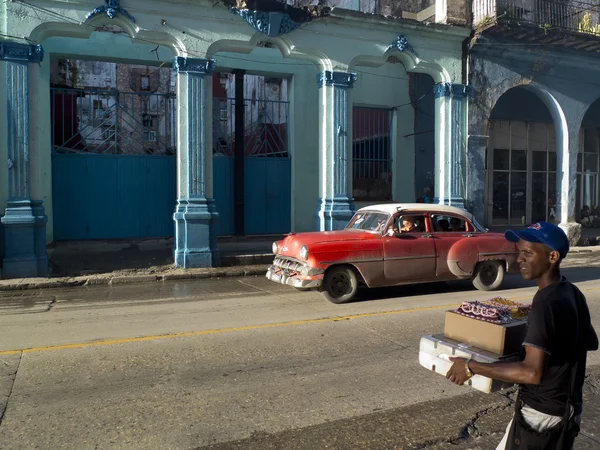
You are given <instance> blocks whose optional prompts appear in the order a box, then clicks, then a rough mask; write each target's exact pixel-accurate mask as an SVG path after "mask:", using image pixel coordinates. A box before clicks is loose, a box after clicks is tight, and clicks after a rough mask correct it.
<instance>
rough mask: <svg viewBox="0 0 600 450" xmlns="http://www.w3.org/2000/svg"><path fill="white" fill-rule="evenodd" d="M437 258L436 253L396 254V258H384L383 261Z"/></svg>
mask: <svg viewBox="0 0 600 450" xmlns="http://www.w3.org/2000/svg"><path fill="white" fill-rule="evenodd" d="M429 258H437V255H419V256H397V257H396V258H385V259H384V261H400V260H403V261H404V260H408V259H429Z"/></svg>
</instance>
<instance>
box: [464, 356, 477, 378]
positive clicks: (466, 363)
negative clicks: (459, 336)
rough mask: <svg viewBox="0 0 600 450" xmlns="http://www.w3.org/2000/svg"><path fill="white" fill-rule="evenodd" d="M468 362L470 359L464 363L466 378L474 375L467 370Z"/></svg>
mask: <svg viewBox="0 0 600 450" xmlns="http://www.w3.org/2000/svg"><path fill="white" fill-rule="evenodd" d="M470 361H471V360H470V359H467V362H465V373H466V374H467V376H468V377H469V378H471V377H472V376H473V375H475V374H474V373H473V372H471V369H469V362H470Z"/></svg>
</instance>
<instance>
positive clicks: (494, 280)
mask: <svg viewBox="0 0 600 450" xmlns="http://www.w3.org/2000/svg"><path fill="white" fill-rule="evenodd" d="M504 272H505V269H504V264H502V262H501V261H483V262H481V263H479V264H478V265H477V269H476V271H475V276H474V277H473V286H475V287H476V288H477V289H479V290H480V291H493V290H494V289H498V288H499V287H500V285H501V284H502V281H504Z"/></svg>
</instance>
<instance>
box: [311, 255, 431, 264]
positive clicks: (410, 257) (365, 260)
mask: <svg viewBox="0 0 600 450" xmlns="http://www.w3.org/2000/svg"><path fill="white" fill-rule="evenodd" d="M437 257H438V255H418V256H398V257H395V258H380V259H355V260H347V261H321V262H320V263H319V264H359V263H371V262H382V261H398V260H408V259H428V258H437Z"/></svg>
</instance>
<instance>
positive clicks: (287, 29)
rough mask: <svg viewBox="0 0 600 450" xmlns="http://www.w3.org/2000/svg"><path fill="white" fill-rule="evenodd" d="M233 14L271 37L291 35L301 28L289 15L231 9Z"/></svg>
mask: <svg viewBox="0 0 600 450" xmlns="http://www.w3.org/2000/svg"><path fill="white" fill-rule="evenodd" d="M231 12H232V13H233V14H237V15H238V16H240V17H241V18H242V19H244V20H245V21H246V22H248V24H249V25H250V26H251V27H252V28H254V29H255V30H257V31H260V32H261V33H263V34H266V35H267V36H269V37H277V36H281V35H284V34H287V33H291V32H292V31H294V30H295V29H296V28H298V27H299V26H300V24H299V23H298V22H294V21H293V20H292V18H291V17H290V16H289V14H284V13H281V12H275V11H271V12H263V11H252V10H249V9H238V8H231Z"/></svg>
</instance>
